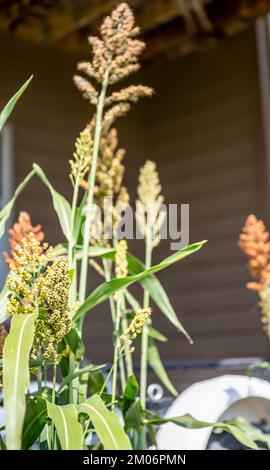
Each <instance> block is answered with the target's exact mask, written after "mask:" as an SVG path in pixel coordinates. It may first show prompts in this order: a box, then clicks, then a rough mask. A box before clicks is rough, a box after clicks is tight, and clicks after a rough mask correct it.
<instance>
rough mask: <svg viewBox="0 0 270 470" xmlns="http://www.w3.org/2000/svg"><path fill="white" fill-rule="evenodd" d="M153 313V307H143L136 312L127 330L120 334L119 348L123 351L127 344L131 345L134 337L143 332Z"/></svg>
mask: <svg viewBox="0 0 270 470" xmlns="http://www.w3.org/2000/svg"><path fill="white" fill-rule="evenodd" d="M151 314H152V310H151V308H143V309H140V310H138V312H136V314H135V316H134V318H133V320H132V321H131V323H130V324H129V326H128V328H127V330H126V331H124V332H123V334H122V335H121V336H120V338H119V341H118V344H117V348H118V349H120V350H121V351H123V350H124V348H125V344H126V343H128V344H129V345H131V344H132V343H133V341H134V339H135V338H136V337H137V336H138V335H140V334H141V333H142V330H143V327H144V325H145V323H146V322H147V321H148V320H149V318H150V316H151Z"/></svg>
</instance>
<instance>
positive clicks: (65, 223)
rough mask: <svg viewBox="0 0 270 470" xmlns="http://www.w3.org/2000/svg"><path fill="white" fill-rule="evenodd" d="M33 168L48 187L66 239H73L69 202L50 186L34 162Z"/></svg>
mask: <svg viewBox="0 0 270 470" xmlns="http://www.w3.org/2000/svg"><path fill="white" fill-rule="evenodd" d="M33 169H34V171H35V173H36V175H37V176H38V177H39V178H40V179H41V181H42V182H43V183H44V184H45V186H47V188H48V189H49V191H50V193H51V196H52V201H53V207H54V209H55V212H56V213H57V215H58V219H59V223H60V226H61V228H62V232H63V234H64V235H65V237H66V239H67V240H70V241H74V239H73V234H72V232H71V226H70V224H71V207H70V204H69V202H68V201H67V200H66V199H65V198H64V196H62V194H60V193H58V191H56V189H54V187H53V186H52V184H51V183H50V181H49V180H48V178H47V176H46V175H45V173H44V171H43V170H42V169H41V168H40V166H39V165H37V164H36V163H34V164H33Z"/></svg>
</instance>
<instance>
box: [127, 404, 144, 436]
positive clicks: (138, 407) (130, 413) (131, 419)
mask: <svg viewBox="0 0 270 470" xmlns="http://www.w3.org/2000/svg"><path fill="white" fill-rule="evenodd" d="M143 418H144V417H143V408H142V404H141V401H140V400H136V401H135V402H134V403H133V404H132V405H131V407H130V408H129V409H128V410H127V412H126V414H125V429H126V431H127V432H129V431H131V430H132V429H135V430H136V431H138V432H140V431H141V430H142V429H143V427H144V422H143Z"/></svg>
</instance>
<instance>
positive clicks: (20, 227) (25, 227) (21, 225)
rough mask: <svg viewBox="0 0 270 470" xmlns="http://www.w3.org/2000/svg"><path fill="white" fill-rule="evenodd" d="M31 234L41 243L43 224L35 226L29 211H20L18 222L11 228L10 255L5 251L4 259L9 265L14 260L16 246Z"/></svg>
mask: <svg viewBox="0 0 270 470" xmlns="http://www.w3.org/2000/svg"><path fill="white" fill-rule="evenodd" d="M30 234H34V237H35V239H36V240H37V241H38V242H40V243H41V242H42V241H43V240H44V233H43V232H42V230H41V225H36V226H35V227H33V225H32V222H31V218H30V215H29V214H28V213H27V212H20V214H19V217H18V222H16V223H15V224H14V225H13V227H12V228H11V229H10V230H9V235H10V238H9V245H10V255H9V254H8V253H6V252H5V251H4V253H3V257H4V260H5V262H6V263H7V264H8V265H9V264H10V263H12V262H14V259H13V255H14V252H15V248H16V247H17V246H18V245H20V243H21V241H22V239H27V238H29V236H30Z"/></svg>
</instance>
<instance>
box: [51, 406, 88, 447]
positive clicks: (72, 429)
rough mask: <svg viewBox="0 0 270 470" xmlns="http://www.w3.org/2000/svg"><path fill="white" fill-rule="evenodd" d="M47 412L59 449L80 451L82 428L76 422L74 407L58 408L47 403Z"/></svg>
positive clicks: (76, 414) (76, 416)
mask: <svg viewBox="0 0 270 470" xmlns="http://www.w3.org/2000/svg"><path fill="white" fill-rule="evenodd" d="M47 411H48V416H49V418H51V420H52V422H53V424H54V426H55V428H56V432H57V435H58V438H59V441H60V444H61V449H62V450H82V449H83V428H82V426H81V424H80V423H79V421H78V413H77V408H76V406H75V405H64V406H58V405H54V404H52V403H50V402H49V401H47Z"/></svg>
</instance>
